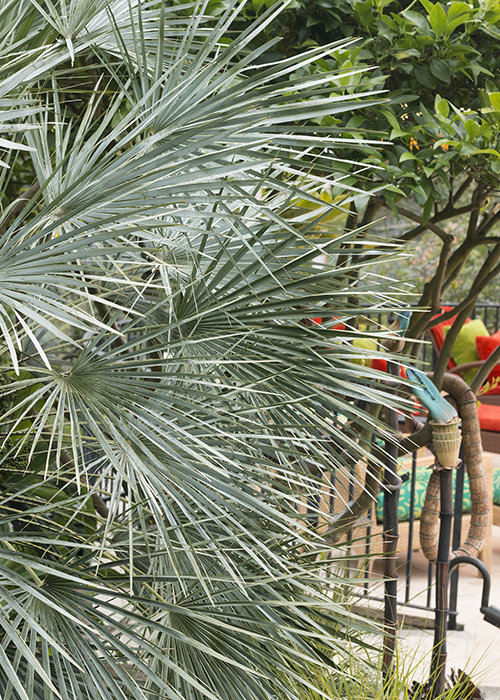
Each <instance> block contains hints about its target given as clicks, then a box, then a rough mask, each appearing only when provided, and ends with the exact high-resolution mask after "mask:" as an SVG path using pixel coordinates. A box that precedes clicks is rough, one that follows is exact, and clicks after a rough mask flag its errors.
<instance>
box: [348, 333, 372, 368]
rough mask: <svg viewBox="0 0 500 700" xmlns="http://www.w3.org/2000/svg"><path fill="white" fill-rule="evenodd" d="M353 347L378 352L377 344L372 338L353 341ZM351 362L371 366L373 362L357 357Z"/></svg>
mask: <svg viewBox="0 0 500 700" xmlns="http://www.w3.org/2000/svg"><path fill="white" fill-rule="evenodd" d="M352 344H353V347H355V348H363V349H365V350H370V352H372V351H376V350H377V343H376V342H375V341H374V340H370V338H356V340H353V341H352ZM351 362H354V363H355V364H357V365H368V366H369V365H370V362H371V360H370V359H369V358H368V357H367V358H363V357H359V358H358V357H356V358H352V359H351Z"/></svg>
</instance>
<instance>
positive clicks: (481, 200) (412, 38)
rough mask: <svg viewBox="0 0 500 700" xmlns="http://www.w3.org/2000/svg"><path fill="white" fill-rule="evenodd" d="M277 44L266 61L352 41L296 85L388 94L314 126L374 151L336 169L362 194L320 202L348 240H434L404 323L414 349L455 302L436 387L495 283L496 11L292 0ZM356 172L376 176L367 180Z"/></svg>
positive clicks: (498, 155) (493, 5)
mask: <svg viewBox="0 0 500 700" xmlns="http://www.w3.org/2000/svg"><path fill="white" fill-rule="evenodd" d="M264 5H265V6H269V5H271V6H272V5H273V3H272V2H265V3H262V2H260V0H256V1H254V2H252V3H250V8H251V9H249V10H248V14H249V16H250V15H251V14H252V12H253V13H258V12H259V11H261V10H260V8H261V7H263V6H264ZM276 32H280V34H281V36H282V37H283V38H282V39H281V41H280V43H279V44H278V45H277V46H274V47H273V49H272V51H273V52H274V53H273V57H275V58H276V57H280V56H289V55H300V52H302V51H305V50H307V47H310V46H314V45H316V44H318V43H319V44H323V43H326V42H331V41H333V40H338V39H340V38H347V37H352V38H353V41H354V43H353V44H352V45H351V46H345V45H343V46H340V47H339V48H338V49H335V50H333V51H331V52H330V54H329V55H328V56H325V57H324V58H321V59H319V60H317V61H315V62H314V63H313V64H310V65H309V66H307V67H306V66H304V67H300V68H299V69H298V71H297V73H298V74H299V75H303V74H305V73H309V74H321V73H322V72H323V71H328V70H332V69H337V70H340V71H343V72H344V75H343V76H342V77H337V78H335V79H334V80H332V83H331V86H332V88H333V87H334V86H335V88H336V89H338V88H339V87H340V88H341V89H342V90H343V91H344V94H351V95H352V94H356V93H361V92H362V91H364V90H366V89H367V88H369V87H370V86H372V85H377V86H378V87H379V88H384V89H385V90H387V92H386V93H385V95H384V97H385V99H386V103H385V104H384V105H370V106H367V107H366V108H363V109H362V110H356V111H355V112H350V113H349V112H347V113H343V114H342V115H334V114H332V115H331V116H327V117H323V118H321V119H320V120H317V123H318V124H321V125H322V126H327V125H329V126H331V128H332V131H334V132H335V131H336V132H337V134H339V135H340V136H342V138H349V139H351V140H352V143H353V146H354V145H355V143H354V141H355V140H356V139H358V138H365V139H366V138H370V137H371V138H372V139H373V140H374V142H377V141H378V145H375V143H374V147H373V149H372V150H371V152H370V153H367V152H366V151H362V152H361V151H359V150H358V149H355V148H354V149H353V151H352V152H351V154H350V155H351V158H352V160H353V161H355V163H356V164H355V165H352V166H348V165H344V166H343V167H344V170H345V175H346V177H345V178H344V179H343V180H342V184H345V183H348V184H350V185H351V186H353V187H358V188H359V189H361V190H364V193H359V195H358V196H357V197H354V198H352V197H350V196H349V195H347V194H346V193H345V192H342V191H341V189H340V188H338V187H336V186H335V183H334V182H333V183H332V186H331V187H329V188H327V193H328V195H330V196H331V197H332V198H333V201H336V202H342V201H344V203H345V209H346V212H345V219H346V228H348V229H351V228H353V227H356V226H357V225H359V224H362V225H367V224H369V223H373V222H376V221H377V219H379V218H380V217H381V216H386V215H387V214H388V213H389V214H391V212H392V214H394V215H395V216H396V217H397V218H398V221H399V228H398V230H397V234H396V235H395V236H394V235H392V239H393V241H394V242H395V243H396V244H398V245H401V246H404V245H405V244H407V243H410V242H415V241H418V240H419V239H421V238H422V236H424V235H425V234H429V235H432V236H435V237H436V243H435V248H436V260H435V265H434V269H433V272H432V274H431V275H430V277H429V279H428V281H427V283H426V284H425V285H424V287H423V289H422V293H421V295H420V298H418V297H417V299H416V300H415V301H416V302H417V304H418V306H420V307H423V308H424V309H425V310H424V311H422V312H420V313H415V314H414V315H413V319H412V325H411V327H410V331H409V333H410V335H412V336H413V337H415V338H421V337H423V335H424V333H425V332H426V330H428V329H429V328H430V327H431V325H432V321H431V319H432V317H433V316H434V315H435V314H436V313H438V311H439V306H440V303H441V302H442V301H444V300H446V297H447V296H448V295H449V294H450V291H451V290H452V289H453V290H454V296H456V290H457V289H458V290H459V293H458V297H459V298H458V301H459V305H458V311H459V315H458V318H457V321H456V323H455V324H454V326H453V328H452V329H451V330H450V332H449V333H448V335H447V338H446V342H445V345H444V347H443V350H442V353H441V358H440V360H439V363H438V367H437V369H436V381H437V383H438V384H439V382H440V381H441V377H442V374H443V372H444V370H445V368H446V366H447V363H448V360H449V358H450V356H451V351H452V347H453V344H454V342H455V339H456V337H457V335H458V332H459V330H460V328H461V326H462V325H463V323H464V321H465V319H466V318H467V316H468V315H470V313H471V310H472V309H473V307H474V305H475V304H476V302H477V301H478V299H480V298H481V294H482V292H483V290H484V289H485V288H486V287H487V286H488V284H490V283H491V282H492V281H493V280H494V279H495V278H496V277H497V276H498V273H499V272H500V266H499V261H500V239H499V238H498V235H497V233H496V231H497V226H498V223H499V222H500V203H499V201H498V198H499V191H500V179H499V176H500V129H499V127H500V80H499V78H498V76H499V74H500V73H499V65H500V50H499V46H500V44H499V38H500V3H499V2H498V0H474V2H472V3H470V4H468V3H464V2H460V1H457V0H451V1H450V2H446V3H445V2H442V3H441V2H435V3H434V2H431V1H430V0H419V2H411V3H410V2H406V1H404V0H403V1H398V0H393V1H392V2H387V0H381V1H380V2H378V1H377V0H365V1H363V2H360V1H359V0H345V1H343V2H337V1H336V0H311V1H310V2H309V1H308V2H305V1H303V0H296V1H294V2H293V3H292V4H291V5H290V7H289V10H288V12H287V13H285V14H283V15H281V16H280V18H278V19H277V20H276V24H275V25H274V26H273V27H271V28H270V30H269V34H272V33H276ZM362 68H371V72H369V73H367V72H366V71H363V70H360V69H362ZM336 94H337V93H336ZM360 160H362V161H363V162H364V163H366V164H370V165H373V166H378V168H379V169H378V170H376V171H375V172H374V173H372V171H370V173H369V175H368V176H367V175H366V173H365V172H363V171H362V170H361V169H360V168H359V161H360ZM377 185H379V186H381V187H382V189H378V188H377ZM464 217H465V218H466V223H465V225H460V226H458V228H457V226H456V225H457V224H459V223H460V224H461V222H463V220H464ZM450 223H451V224H452V226H451V227H450V226H449V224H450ZM451 229H454V230H453V231H452V230H451ZM375 230H376V229H375ZM472 258H473V259H474V260H473V262H474V266H475V270H476V272H475V274H474V276H473V278H472V279H471V276H470V274H469V262H470V261H471V259H472ZM355 259H358V258H357V252H355ZM466 267H467V269H466ZM464 272H465V274H464ZM453 313H455V312H453ZM451 315H452V314H451V312H450V313H449V314H448V316H451ZM444 318H445V317H443V319H444ZM407 350H408V351H411V350H412V348H411V346H409V347H408V348H407Z"/></svg>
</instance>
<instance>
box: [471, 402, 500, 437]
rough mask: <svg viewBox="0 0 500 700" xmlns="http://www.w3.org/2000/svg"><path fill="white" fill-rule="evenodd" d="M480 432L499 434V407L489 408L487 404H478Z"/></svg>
mask: <svg viewBox="0 0 500 700" xmlns="http://www.w3.org/2000/svg"><path fill="white" fill-rule="evenodd" d="M477 415H478V417H479V425H480V426H481V430H490V431H491V432H493V433H500V406H491V405H490V404H487V403H481V404H479V407H478V409H477Z"/></svg>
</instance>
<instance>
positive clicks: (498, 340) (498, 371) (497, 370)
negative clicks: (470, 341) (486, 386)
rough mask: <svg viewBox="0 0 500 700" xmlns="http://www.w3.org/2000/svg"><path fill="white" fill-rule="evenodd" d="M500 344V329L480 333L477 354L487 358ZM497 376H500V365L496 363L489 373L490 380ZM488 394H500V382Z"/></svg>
mask: <svg viewBox="0 0 500 700" xmlns="http://www.w3.org/2000/svg"><path fill="white" fill-rule="evenodd" d="M499 345H500V331H497V332H496V333H494V334H493V335H478V336H477V338H476V347H477V354H478V356H479V359H480V360H487V359H488V357H489V356H490V355H491V353H492V352H493V350H496V348H497V347H498V346H499ZM496 377H500V365H495V366H494V367H493V369H492V370H491V372H490V373H489V374H488V380H487V381H489V382H492V381H493V380H494V379H495V378H496ZM488 394H500V384H499V385H498V386H496V387H495V388H494V389H492V390H491V391H487V392H486V393H485V396H487V395H488Z"/></svg>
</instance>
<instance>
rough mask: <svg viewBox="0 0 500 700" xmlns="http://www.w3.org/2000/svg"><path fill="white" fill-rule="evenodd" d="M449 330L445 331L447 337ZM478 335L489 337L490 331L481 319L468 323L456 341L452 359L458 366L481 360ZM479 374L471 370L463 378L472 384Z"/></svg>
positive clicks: (475, 370) (476, 370)
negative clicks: (477, 340)
mask: <svg viewBox="0 0 500 700" xmlns="http://www.w3.org/2000/svg"><path fill="white" fill-rule="evenodd" d="M447 331H449V328H445V329H444V333H445V335H446V333H447ZM478 335H489V333H488V329H487V328H486V326H485V325H484V323H483V322H482V321H481V319H480V318H475V319H474V320H473V321H469V323H466V324H465V325H464V326H463V328H462V330H461V331H460V333H459V334H458V338H457V339H456V341H455V345H454V346H453V352H452V357H453V360H454V361H455V362H456V363H457V365H465V364H466V363H467V362H475V361H476V360H479V355H478V354H477V346H476V338H477V336H478ZM477 372H478V369H469V370H467V372H464V373H463V375H462V376H463V378H464V380H465V381H466V382H467V384H470V383H471V381H472V380H473V379H474V377H475V376H476V374H477Z"/></svg>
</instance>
